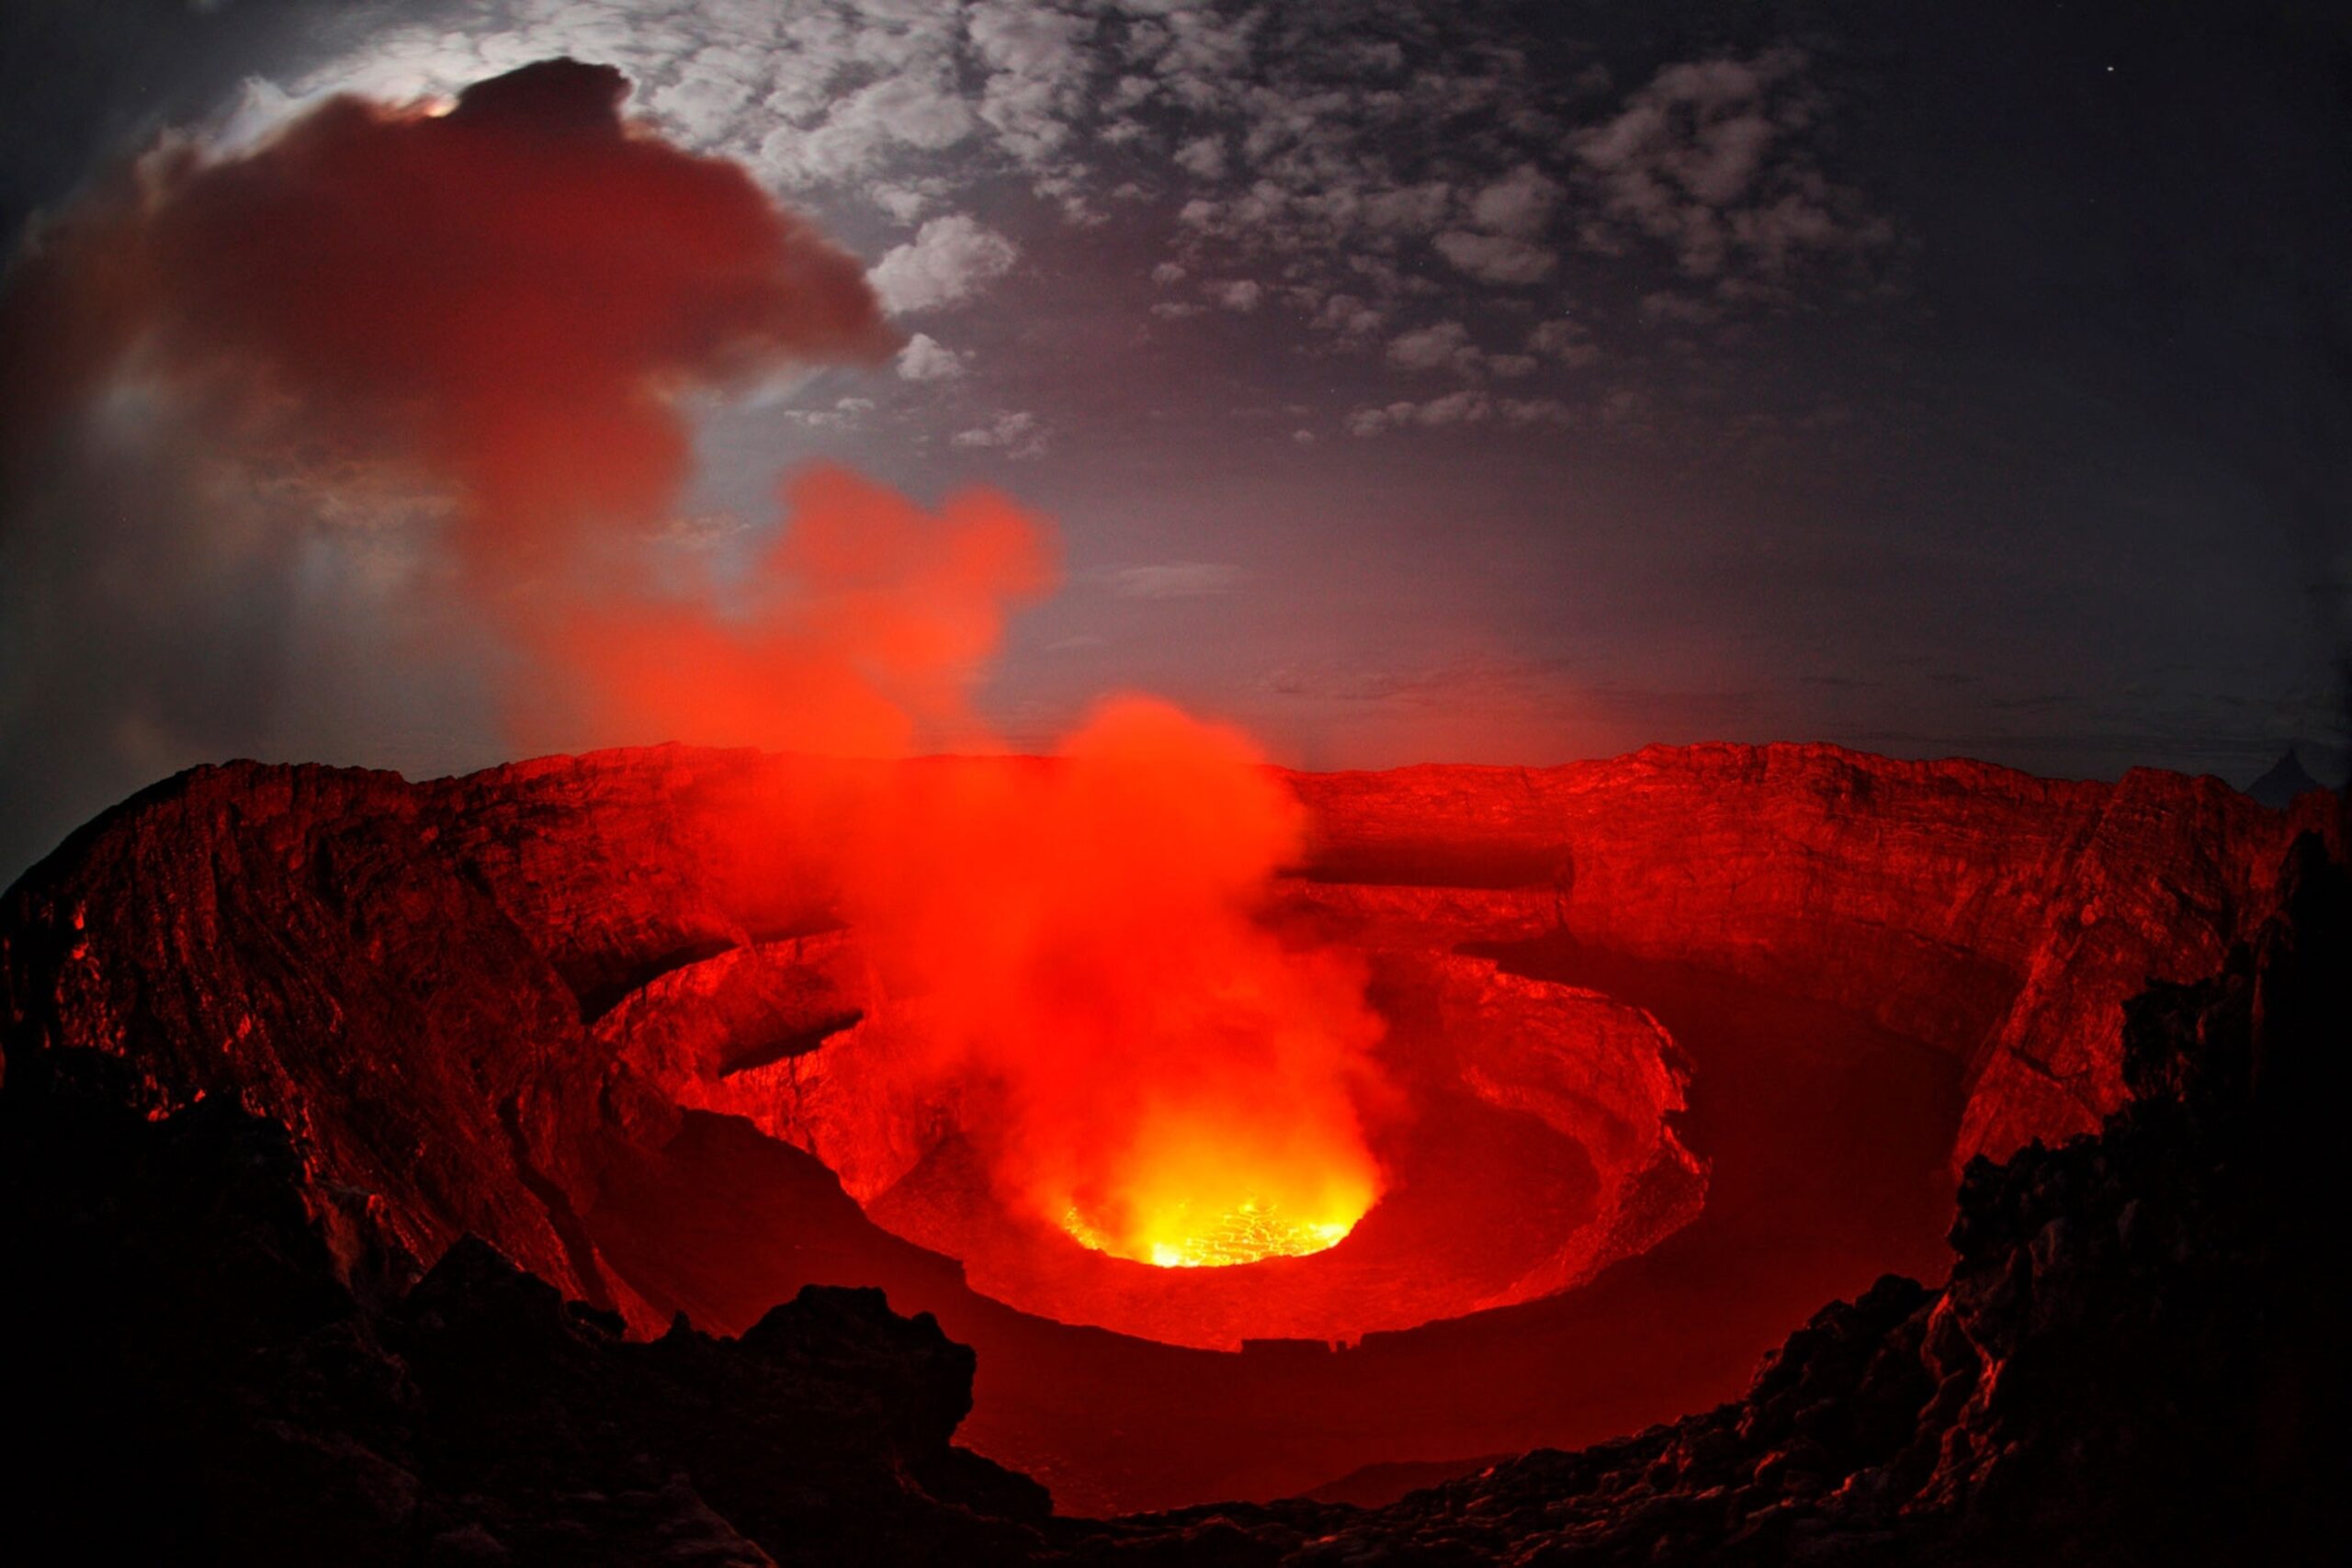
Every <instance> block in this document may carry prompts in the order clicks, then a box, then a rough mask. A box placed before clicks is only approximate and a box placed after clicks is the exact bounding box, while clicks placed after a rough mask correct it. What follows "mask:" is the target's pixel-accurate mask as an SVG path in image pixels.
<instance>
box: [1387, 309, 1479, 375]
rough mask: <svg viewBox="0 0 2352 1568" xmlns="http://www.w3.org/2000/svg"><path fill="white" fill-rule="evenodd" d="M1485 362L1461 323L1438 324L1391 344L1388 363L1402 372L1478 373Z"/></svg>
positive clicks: (1391, 340) (1398, 334) (1403, 335)
mask: <svg viewBox="0 0 2352 1568" xmlns="http://www.w3.org/2000/svg"><path fill="white" fill-rule="evenodd" d="M1480 358H1481V355H1479V353H1478V351H1477V349H1476V348H1475V347H1473V346H1472V345H1471V343H1470V329H1469V328H1467V327H1465V326H1464V325H1463V324H1462V323H1461V322H1460V321H1438V322H1435V323H1433V324H1432V325H1430V326H1426V327H1418V328H1416V329H1414V330H1413V331H1411V332H1408V333H1397V335H1396V336H1395V337H1393V338H1391V339H1389V340H1388V363H1389V364H1391V365H1394V366H1396V367H1397V368H1399V369H1402V370H1445V369H1451V370H1459V371H1462V372H1464V374H1469V373H1473V372H1475V371H1476V369H1477V368H1478V362H1479V360H1480Z"/></svg>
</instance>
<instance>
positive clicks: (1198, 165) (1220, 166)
mask: <svg viewBox="0 0 2352 1568" xmlns="http://www.w3.org/2000/svg"><path fill="white" fill-rule="evenodd" d="M1176 166H1177V167H1178V168H1180V169H1182V170H1183V171H1184V172H1185V173H1186V174H1188V175H1192V176H1193V178H1194V179H1200V180H1219V179H1223V178H1224V177H1225V140H1224V138H1222V137H1217V136H1196V137H1194V138H1193V140H1191V141H1187V142H1185V143H1184V145H1182V147H1179V148H1178V149H1176Z"/></svg>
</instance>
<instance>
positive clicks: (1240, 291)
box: [1210, 277, 1266, 315]
mask: <svg viewBox="0 0 2352 1568" xmlns="http://www.w3.org/2000/svg"><path fill="white" fill-rule="evenodd" d="M1210 293H1211V294H1213V295H1214V296H1215V297H1216V302H1217V303H1218V304H1219V305H1222V306H1224V307H1225V308H1226V309H1227V310H1234V311H1238V312H1239V313H1241V314H1243V315H1247V314H1249V313H1250V311H1252V310H1256V309H1257V308H1258V305H1259V303H1260V301H1261V300H1263V299H1265V297H1266V291H1265V289H1264V288H1262V287H1261V286H1260V285H1258V284H1256V283H1252V282H1251V281H1250V279H1248V278H1246V277H1245V278H1242V279H1240V280H1239V281H1238V282H1234V283H1220V284H1218V285H1217V286H1216V288H1213V289H1211V290H1210Z"/></svg>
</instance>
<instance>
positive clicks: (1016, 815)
mask: <svg viewBox="0 0 2352 1568" xmlns="http://www.w3.org/2000/svg"><path fill="white" fill-rule="evenodd" d="M907 775H908V776H907V778H906V781H905V782H904V784H902V785H901V786H900V787H899V788H898V789H897V790H895V791H894V792H893V793H892V794H891V795H889V797H888V799H887V800H886V801H885V802H884V803H883V805H882V806H881V807H879V808H878V810H877V813H876V820H875V821H874V823H873V824H872V825H871V829H870V830H869V831H867V832H866V833H865V834H864V835H862V841H861V842H860V843H858V844H856V845H854V846H853V848H852V849H851V851H850V855H851V868H850V870H851V874H850V875H849V877H848V886H849V894H848V900H849V903H850V906H851V908H850V913H851V916H852V919H853V922H854V925H855V927H856V929H857V930H859V931H860V932H861V933H862V934H863V935H864V936H865V938H866V939H867V940H868V941H869V942H871V943H872V946H873V949H874V952H875V953H876V967H877V968H878V969H879V971H880V976H879V979H880V984H881V987H882V989H883V993H884V996H885V998H887V1000H886V1005H888V1006H890V1007H892V1008H906V1009H910V1010H912V1011H913V1013H914V1015H915V1017H916V1018H918V1019H919V1020H920V1023H919V1025H918V1028H919V1032H920V1034H921V1036H922V1039H923V1041H924V1042H925V1046H924V1048H925V1049H928V1050H930V1051H932V1052H933V1053H935V1060H934V1062H933V1067H934V1069H935V1071H936V1074H937V1079H936V1081H938V1082H943V1083H952V1084H955V1085H956V1086H957V1088H956V1092H955V1099H956V1103H957V1105H958V1108H959V1109H958V1116H957V1119H958V1121H959V1122H960V1123H961V1127H962V1130H963V1132H964V1134H965V1135H966V1136H967V1138H969V1139H970V1140H971V1141H972V1143H973V1145H974V1146H975V1147H976V1148H977V1149H978V1150H979V1152H980V1153H981V1155H982V1157H983V1158H984V1159H985V1161H986V1162H987V1164H988V1167H989V1173H990V1177H991V1179H992V1180H993V1181H994V1183H995V1184H996V1186H997V1187H998V1189H999V1190H1000V1194H1001V1197H1002V1198H1003V1199H1004V1200H1005V1201H1007V1202H1008V1203H1009V1205H1010V1206H1012V1207H1013V1208H1015V1209H1016V1210H1019V1211H1022V1212H1025V1213H1028V1214H1029V1215H1031V1216H1032V1217H1033V1218H1035V1219H1037V1220H1041V1221H1043V1222H1045V1223H1046V1224H1051V1225H1054V1226H1057V1227H1058V1228H1059V1229H1061V1230H1064V1231H1067V1232H1068V1233H1069V1235H1073V1236H1075V1237H1077V1238H1078V1239H1079V1240H1080V1241H1081V1242H1083V1243H1084V1244H1085V1245H1087V1246H1089V1247H1094V1248H1095V1249H1097V1250H1099V1251H1103V1252H1109V1253H1113V1254H1114V1255H1117V1256H1119V1257H1124V1258H1135V1259H1137V1260H1139V1261H1143V1262H1148V1263H1157V1264H1161V1265H1167V1266H1200V1265H1210V1264H1224V1263H1238V1262H1246V1261H1250V1260H1251V1259H1253V1258H1261V1257H1271V1256H1280V1255H1295V1254H1299V1253H1306V1252H1315V1251H1320V1250H1322V1249H1324V1248H1326V1247H1330V1246H1332V1245H1333V1244H1335V1243H1336V1242H1338V1241H1339V1240H1340V1238H1341V1237H1342V1236H1344V1235H1347V1233H1348V1231H1349V1229H1350V1228H1351V1226H1352V1225H1353V1224H1355V1222H1356V1221H1357V1220H1358V1219H1359V1218H1361V1217H1362V1216H1363V1213H1365V1211H1367V1210H1368V1209H1370V1208H1371V1206H1372V1204H1373V1202H1374V1201H1375V1200H1376V1199H1377V1198H1378V1197H1379V1196H1380V1191H1381V1186H1382V1178H1381V1172H1380V1169H1379V1166H1378V1163H1377V1161H1376V1160H1375V1159H1374V1156H1373V1154H1372V1151H1371V1149H1370V1146H1369V1145H1368V1142H1367V1139H1366V1135H1365V1121H1366V1109H1367V1108H1373V1109H1375V1110H1376V1109H1377V1108H1378V1107H1379V1106H1380V1105H1381V1104H1382V1103H1383V1102H1384V1100H1385V1093H1384V1090H1383V1087H1382V1084H1381V1081H1380V1079H1379V1077H1378V1075H1377V1073H1376V1072H1375V1070H1374V1067H1373V1065H1372V1061H1371V1051H1372V1048H1373V1047H1374V1044H1376V1043H1377V1042H1378V1040H1379V1037H1380V1032H1381V1025H1380V1022H1379V1021H1378V1019H1377V1017H1376V1016H1375V1015H1374V1012H1373V1011H1372V1010H1371V1009H1370V1008H1369V1007H1367V1006H1366V1004H1365V1002H1364V999H1363V972H1362V969H1361V966H1360V965H1359V964H1357V963H1356V962H1355V961H1354V960H1352V959H1351V957H1349V956H1347V955H1345V954H1342V953H1338V952H1334V951H1331V950H1328V949H1302V948H1297V947H1294V946H1291V945H1288V944H1286V943H1284V942H1283V941H1281V940H1279V939H1278V938H1277V937H1276V936H1275V935H1274V934H1272V932H1271V931H1268V930H1267V929H1266V928H1265V927H1264V926H1263V925H1262V924H1261V922H1260V921H1259V919H1257V918H1256V916H1257V912H1258V908H1257V907H1258V904H1259V902H1260V901H1261V899H1262V898H1263V897H1264V895H1265V893H1266V890H1267V888H1268V887H1269V886H1270V885H1271V880H1272V875H1273V873H1274V872H1275V870H1276V869H1277V868H1278V867H1279V866H1281V865H1282V864H1283V863H1285V862H1287V861H1289V860H1290V859H1292V858H1293V857H1295V854H1296V853H1297V852H1298V851H1299V849H1300V847H1301V835H1302V832H1303V829H1304V818H1303V815H1302V812H1301V809H1300V807H1299V806H1298V804H1297V802H1296V801H1295V799H1294V798H1293V797H1292V796H1291V795H1290V794H1289V792H1288V791H1286V790H1285V789H1283V786H1282V784H1280V782H1279V781H1278V780H1276V779H1275V778H1274V777H1273V776H1272V774H1271V773H1268V772H1266V771H1265V770H1264V769H1263V768H1262V767H1261V765H1260V764H1259V761H1258V758H1257V756H1256V754H1255V753H1254V752H1253V751H1252V750H1251V749H1250V744H1249V742H1248V741H1247V740H1245V739H1243V738H1242V737H1241V736H1240V735H1238V733H1236V732H1234V731H1232V730H1229V729H1225V728H1218V727H1216V726H1214V725H1208V724H1204V723H1201V722H1199V721H1197V720H1194V719H1192V718H1189V717H1187V716H1184V715H1183V714H1182V713H1179V712H1178V711H1177V710H1175V709H1174V708H1172V707H1170V706H1168V705H1165V704H1163V703H1159V702H1155V701H1151V700H1148V699H1144V698H1138V697H1125V698H1119V699H1115V700H1114V701H1112V702H1109V703H1107V704H1105V705H1103V707H1101V708H1100V709H1099V710H1098V711H1097V713H1096V714H1095V716H1093V718H1092V719H1091V721H1090V722H1089V723H1088V724H1087V725H1086V726H1085V727H1084V728H1081V729H1080V731H1079V732H1078V733H1077V734H1076V735H1074V736H1072V737H1071V738H1070V739H1069V740H1068V741H1067V742H1066V743H1065V744H1064V746H1063V747H1062V750H1061V755H1060V756H1059V758H1057V759H1056V760H1055V761H1052V762H1050V763H1043V764H1037V765H1033V766H1027V767H1022V766H1013V767H957V766H956V765H954V764H952V763H942V764H938V765H935V766H932V767H928V768H919V769H913V770H907Z"/></svg>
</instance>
